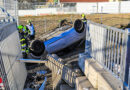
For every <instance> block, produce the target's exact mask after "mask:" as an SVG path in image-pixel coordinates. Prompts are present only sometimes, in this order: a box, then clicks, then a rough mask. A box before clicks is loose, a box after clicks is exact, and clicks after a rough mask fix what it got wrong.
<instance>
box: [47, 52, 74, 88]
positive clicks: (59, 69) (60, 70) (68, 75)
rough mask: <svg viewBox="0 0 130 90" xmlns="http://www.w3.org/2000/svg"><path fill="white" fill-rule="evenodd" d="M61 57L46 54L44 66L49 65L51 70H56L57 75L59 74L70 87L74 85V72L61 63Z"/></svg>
mask: <svg viewBox="0 0 130 90" xmlns="http://www.w3.org/2000/svg"><path fill="white" fill-rule="evenodd" d="M61 61H62V59H61V58H59V57H57V56H56V55H51V54H49V55H48V63H46V66H47V67H49V68H50V69H51V70H52V71H54V72H56V73H57V74H58V75H61V78H62V79H63V80H64V81H65V82H66V83H68V84H69V85H70V86H71V87H74V85H75V79H76V73H75V72H73V71H72V70H71V69H70V68H68V67H66V66H65V65H64V64H62V62H61Z"/></svg>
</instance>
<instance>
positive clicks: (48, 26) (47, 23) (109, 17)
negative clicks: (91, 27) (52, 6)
mask: <svg viewBox="0 0 130 90" xmlns="http://www.w3.org/2000/svg"><path fill="white" fill-rule="evenodd" d="M78 18H79V19H80V18H81V15H79V14H77V15H76V14H68V15H46V16H27V17H19V24H22V25H26V24H27V23H26V21H27V20H32V23H33V24H34V27H35V30H36V38H38V37H39V36H40V35H42V34H43V33H45V32H47V31H48V30H53V29H54V28H56V27H57V26H58V24H59V20H63V19H67V20H68V21H74V20H76V19H78ZM86 18H87V19H89V20H91V21H94V22H97V23H103V24H105V25H108V26H112V27H117V28H120V25H121V24H123V25H127V24H128V23H129V22H130V14H90V15H86Z"/></svg>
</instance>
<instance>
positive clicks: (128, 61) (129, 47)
mask: <svg viewBox="0 0 130 90" xmlns="http://www.w3.org/2000/svg"><path fill="white" fill-rule="evenodd" d="M127 33H128V39H127V45H126V46H127V51H126V62H125V71H124V85H128V79H129V65H130V28H128V29H127ZM125 87H126V86H125ZM125 87H124V88H125Z"/></svg>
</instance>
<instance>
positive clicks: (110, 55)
mask: <svg viewBox="0 0 130 90" xmlns="http://www.w3.org/2000/svg"><path fill="white" fill-rule="evenodd" d="M88 27H89V28H88V31H89V34H90V39H91V40H90V41H91V54H90V55H91V56H92V57H93V58H94V59H95V60H96V61H98V62H99V63H100V64H101V65H103V66H104V68H106V69H107V70H108V71H110V72H111V73H113V74H114V75H115V76H116V77H117V78H119V79H120V80H121V81H122V83H127V84H128V68H129V67H128V66H129V65H128V64H129V63H130V61H129V52H130V51H129V49H128V48H129V45H128V42H130V40H129V39H128V38H129V37H130V35H129V32H128V30H122V29H117V28H114V27H109V26H105V25H103V24H97V23H94V22H91V21H88ZM86 38H88V37H86ZM86 47H87V45H86ZM86 49H87V48H86ZM86 52H87V50H86Z"/></svg>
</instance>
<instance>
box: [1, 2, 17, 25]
mask: <svg viewBox="0 0 130 90" xmlns="http://www.w3.org/2000/svg"><path fill="white" fill-rule="evenodd" d="M15 20H18V9H17V1H15V0H1V1H0V24H2V23H9V22H14V21H15Z"/></svg>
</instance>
